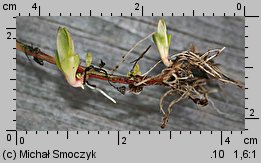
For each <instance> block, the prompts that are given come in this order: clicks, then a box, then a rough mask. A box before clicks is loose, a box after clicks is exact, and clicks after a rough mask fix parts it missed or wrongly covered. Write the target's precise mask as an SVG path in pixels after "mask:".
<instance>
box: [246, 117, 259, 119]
mask: <svg viewBox="0 0 261 163" xmlns="http://www.w3.org/2000/svg"><path fill="white" fill-rule="evenodd" d="M245 119H259V118H258V117H252V118H251V117H247V118H245Z"/></svg>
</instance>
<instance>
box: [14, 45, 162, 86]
mask: <svg viewBox="0 0 261 163" xmlns="http://www.w3.org/2000/svg"><path fill="white" fill-rule="evenodd" d="M16 50H18V51H21V52H23V53H25V54H26V55H29V56H33V57H35V58H38V59H41V60H43V61H46V62H49V63H51V64H56V63H55V58H54V57H53V56H50V55H48V54H46V53H44V52H42V51H41V50H39V49H38V48H34V47H32V46H30V45H26V44H24V43H22V42H20V41H16ZM85 69H86V67H84V66H82V65H79V67H78V70H77V73H82V74H83V72H84V71H85ZM87 74H88V75H87V78H96V79H100V80H107V81H108V80H109V81H110V82H113V83H121V84H134V83H138V82H140V81H142V80H145V79H147V78H149V77H143V76H134V77H131V78H130V77H127V76H121V75H112V74H106V73H105V72H103V71H97V70H95V69H90V70H89V71H88V72H87ZM161 84H162V79H161V78H157V77H155V78H152V79H151V80H148V81H147V82H145V83H144V84H143V86H148V85H161Z"/></svg>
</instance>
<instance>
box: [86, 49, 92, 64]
mask: <svg viewBox="0 0 261 163" xmlns="http://www.w3.org/2000/svg"><path fill="white" fill-rule="evenodd" d="M91 64H92V53H91V52H88V53H87V54H86V67H89V66H91Z"/></svg>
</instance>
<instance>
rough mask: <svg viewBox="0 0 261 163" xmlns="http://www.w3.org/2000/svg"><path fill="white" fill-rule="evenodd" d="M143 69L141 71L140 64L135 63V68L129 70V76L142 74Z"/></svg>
mask: <svg viewBox="0 0 261 163" xmlns="http://www.w3.org/2000/svg"><path fill="white" fill-rule="evenodd" d="M141 74H142V73H141V71H140V66H139V64H138V63H136V64H135V66H134V68H133V70H132V71H130V72H128V74H127V76H128V77H131V76H136V75H141Z"/></svg>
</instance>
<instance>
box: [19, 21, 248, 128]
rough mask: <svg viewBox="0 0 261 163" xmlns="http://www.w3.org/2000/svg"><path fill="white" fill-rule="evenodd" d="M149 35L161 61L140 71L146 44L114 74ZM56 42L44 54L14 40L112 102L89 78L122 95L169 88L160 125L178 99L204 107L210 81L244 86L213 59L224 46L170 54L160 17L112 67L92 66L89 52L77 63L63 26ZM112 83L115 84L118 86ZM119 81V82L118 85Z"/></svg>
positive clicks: (69, 78)
mask: <svg viewBox="0 0 261 163" xmlns="http://www.w3.org/2000/svg"><path fill="white" fill-rule="evenodd" d="M148 38H152V39H153V42H154V44H155V46H156V47H157V49H158V52H159V55H160V58H161V60H160V61H158V62H157V63H156V64H155V65H154V66H152V67H151V68H150V70H149V71H148V72H146V73H142V72H141V71H140V65H139V63H138V62H139V61H140V60H141V59H142V58H143V56H144V55H146V53H148V51H149V49H150V47H151V45H149V46H148V47H147V48H146V49H145V50H144V52H143V53H142V54H141V55H140V56H139V57H138V58H137V59H135V60H134V61H132V62H130V63H132V64H133V66H132V67H131V69H130V71H129V72H127V73H126V74H127V75H126V76H122V75H115V74H114V73H115V72H116V71H117V69H118V68H119V66H120V65H121V64H122V63H123V62H124V61H126V58H127V56H128V55H129V54H130V52H131V51H132V50H133V49H135V48H136V47H137V46H138V45H139V44H140V43H141V42H142V41H144V40H146V39H148ZM56 44H57V50H56V52H55V57H53V56H51V55H48V54H45V53H44V52H42V51H41V50H40V49H39V48H34V47H33V46H32V45H31V46H30V45H26V44H25V43H23V42H20V41H17V42H16V49H17V50H19V51H22V52H24V53H25V54H26V56H27V57H28V56H32V57H33V60H34V61H35V62H37V63H38V64H40V65H43V64H44V61H46V62H49V63H51V64H56V66H57V67H58V69H59V70H60V71H61V73H62V74H63V75H64V77H65V79H66V81H67V82H68V84H69V85H71V86H73V87H81V88H83V89H84V87H85V86H87V87H88V88H90V89H95V90H97V91H99V92H100V93H102V94H103V95H104V96H105V97H107V98H108V99H110V100H111V101H112V102H114V103H116V101H115V100H114V99H113V98H112V97H110V96H108V95H107V94H106V93H105V92H104V91H103V90H101V89H100V88H97V87H96V86H95V85H94V84H91V83H89V81H88V79H90V78H97V79H100V80H106V81H108V84H109V85H110V86H112V87H113V88H115V89H116V90H118V91H119V92H120V93H122V94H125V93H126V92H130V93H134V94H137V95H138V94H140V93H141V92H142V90H143V89H144V87H148V86H151V85H159V86H162V87H166V88H168V91H167V92H166V93H165V94H163V95H162V97H161V98H160V112H161V114H162V121H161V127H162V128H165V127H166V125H167V123H168V119H169V116H170V113H171V112H172V109H173V108H174V107H175V106H174V105H175V104H176V103H177V102H179V101H181V100H184V99H190V100H192V101H193V102H194V103H195V104H197V105H201V106H206V105H207V104H208V101H209V100H208V94H209V93H210V92H211V90H212V89H211V87H210V86H209V82H211V81H213V80H216V81H219V82H222V83H226V84H233V85H236V86H238V87H240V88H243V85H242V84H241V83H240V82H237V81H234V80H232V79H231V78H229V77H228V76H226V75H225V74H224V73H222V72H221V71H220V69H219V68H218V65H217V64H216V63H215V62H214V59H215V58H216V57H218V56H219V55H220V54H221V53H222V51H224V49H225V47H223V48H220V49H212V50H208V51H206V52H204V53H200V52H198V51H197V50H196V48H195V47H194V46H192V47H191V48H190V49H188V50H185V51H183V52H180V53H178V54H173V55H172V54H171V52H170V50H169V48H170V45H171V35H170V34H168V32H167V26H166V22H165V21H164V20H163V19H160V20H159V22H158V27H157V30H156V31H155V32H152V33H151V34H149V35H148V36H146V37H145V38H144V39H142V40H140V41H139V42H137V44H135V45H134V46H133V47H132V48H131V49H130V51H128V53H126V54H125V55H124V56H123V57H122V60H121V61H120V62H119V63H118V64H117V65H116V66H115V68H114V69H112V70H107V69H105V68H104V66H105V62H104V61H102V60H101V62H100V64H99V65H93V64H92V53H91V52H87V54H86V58H85V60H86V63H85V65H80V56H79V55H78V54H76V53H75V51H74V42H73V39H72V37H71V35H70V33H69V31H68V30H67V28H66V27H59V28H58V30H57V42H56ZM161 62H162V63H163V64H164V65H165V67H164V68H163V69H162V71H161V72H160V73H158V74H156V75H153V76H150V75H149V73H150V72H151V71H153V69H154V68H155V67H156V66H157V65H158V64H160V63H161ZM115 83H117V86H116V85H115ZM119 84H121V85H120V86H118V85H119ZM125 85H128V88H126V87H125ZM126 90H127V91H126ZM167 96H171V97H173V98H174V99H173V100H172V101H171V102H170V103H169V105H168V106H167V107H164V105H163V103H164V100H165V99H166V97H167Z"/></svg>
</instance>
